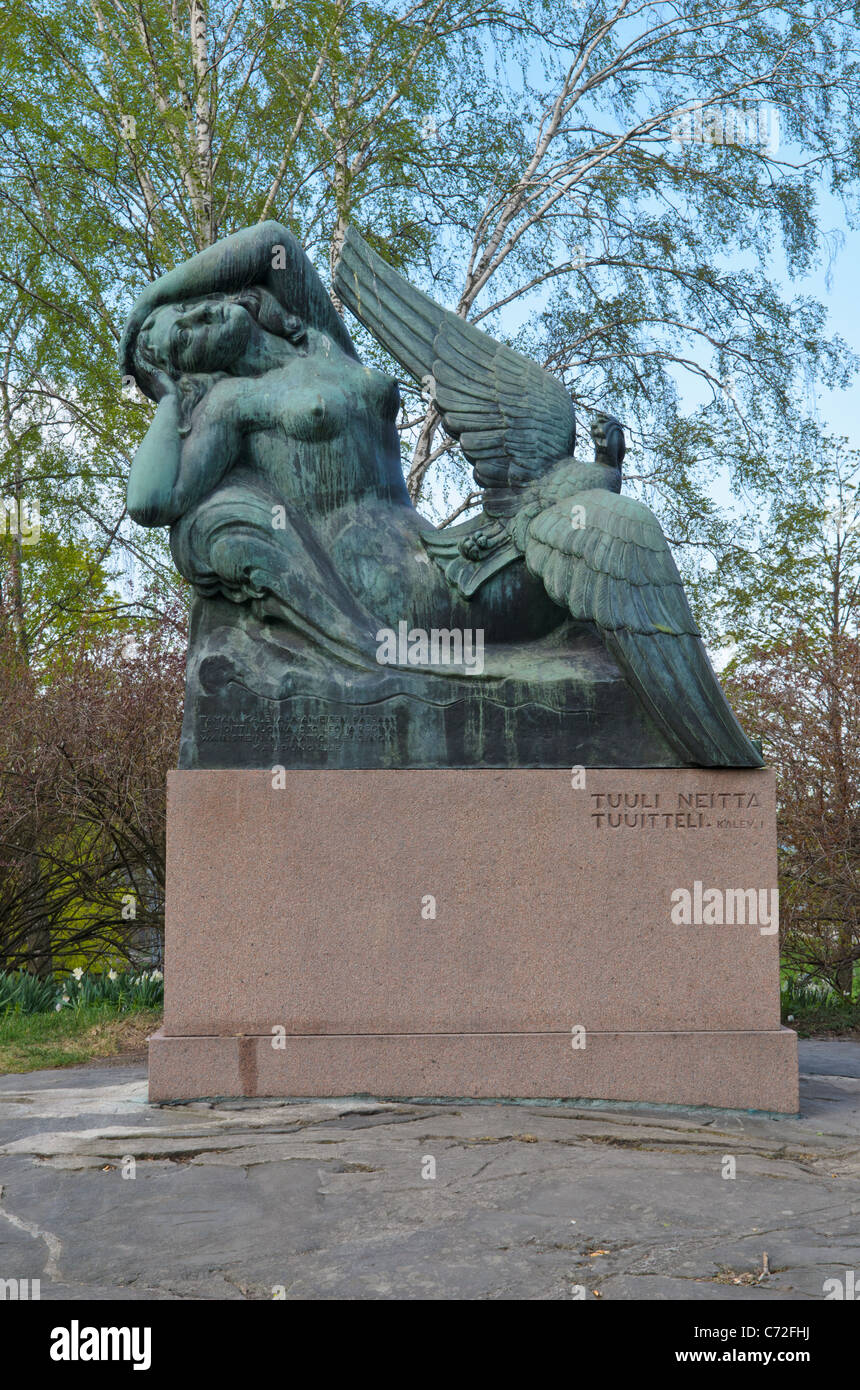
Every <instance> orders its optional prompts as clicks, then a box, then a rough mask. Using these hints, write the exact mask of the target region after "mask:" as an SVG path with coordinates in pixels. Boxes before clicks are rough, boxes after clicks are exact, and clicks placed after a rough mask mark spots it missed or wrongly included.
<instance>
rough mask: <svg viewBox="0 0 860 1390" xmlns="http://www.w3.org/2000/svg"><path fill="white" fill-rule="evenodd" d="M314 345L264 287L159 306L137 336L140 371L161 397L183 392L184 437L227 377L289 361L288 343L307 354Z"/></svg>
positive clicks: (250, 373)
mask: <svg viewBox="0 0 860 1390" xmlns="http://www.w3.org/2000/svg"><path fill="white" fill-rule="evenodd" d="M307 343H308V329H307V326H306V324H305V323H304V322H303V320H302V319H300V318H299V317H298V315H297V314H290V313H287V311H286V310H285V309H284V308H283V307H282V305H281V304H279V303H278V301H277V300H276V299H275V297H274V295H272V294H271V293H270V292H269V291H268V290H267V289H265V287H264V286H262V285H253V286H249V287H248V288H247V289H243V290H239V291H237V292H236V293H234V294H226V293H222V292H221V291H216V292H215V293H213V294H208V295H202V296H200V297H198V298H195V299H186V300H177V301H176V302H175V303H171V304H162V305H160V306H159V307H158V308H156V309H153V310H152V312H151V313H150V314H149V315H148V317H147V318H146V319H145V320H144V321H143V323H142V324H141V327H140V330H139V332H138V334H137V337H136V340H135V344H134V353H133V359H132V360H133V366H134V376H135V378H136V380H137V382H138V383H139V384H140V385H141V387H142V389H145V390H146V392H147V394H148V395H150V396H152V397H154V398H155V399H156V400H158V399H160V398H161V397H162V396H163V395H164V394H165V392H167V391H174V392H175V393H176V395H177V396H178V399H179V416H180V434H182V435H184V434H185V433H187V431H188V429H189V428H190V424H191V414H192V412H193V410H194V407H195V405H196V404H197V403H198V401H200V400H201V398H202V397H203V396H204V395H205V394H206V392H207V391H208V389H209V388H210V386H211V385H212V384H213V383H214V382H215V381H217V380H219V378H221V377H223V376H259V375H260V374H261V373H262V372H266V371H269V370H270V369H271V368H272V367H275V366H279V365H282V361H283V354H284V348H285V346H287V345H288V346H289V349H292V350H293V351H295V352H296V353H302V352H306V351H307Z"/></svg>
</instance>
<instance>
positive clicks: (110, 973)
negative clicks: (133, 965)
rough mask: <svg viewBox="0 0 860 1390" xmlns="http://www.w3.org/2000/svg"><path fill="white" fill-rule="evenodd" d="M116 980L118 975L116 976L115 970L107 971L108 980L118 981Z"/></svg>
mask: <svg viewBox="0 0 860 1390" xmlns="http://www.w3.org/2000/svg"><path fill="white" fill-rule="evenodd" d="M118 978H119V977H118V975H117V973H116V971H115V970H109V971H108V979H109V980H116V979H118Z"/></svg>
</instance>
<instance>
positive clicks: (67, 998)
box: [57, 994, 72, 1008]
mask: <svg viewBox="0 0 860 1390" xmlns="http://www.w3.org/2000/svg"><path fill="white" fill-rule="evenodd" d="M71 1002H72V1001H71V999H70V998H69V996H68V995H67V994H64V995H63V1003H64V1004H71ZM57 1007H58V1008H59V1005H57Z"/></svg>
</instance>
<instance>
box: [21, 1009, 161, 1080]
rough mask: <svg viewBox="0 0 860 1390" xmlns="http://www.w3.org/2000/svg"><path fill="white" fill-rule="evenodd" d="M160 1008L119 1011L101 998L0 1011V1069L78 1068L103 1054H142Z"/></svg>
mask: <svg viewBox="0 0 860 1390" xmlns="http://www.w3.org/2000/svg"><path fill="white" fill-rule="evenodd" d="M161 1014H162V1011H161V1009H152V1008H131V1009H128V1010H125V1011H123V1012H118V1010H117V1008H116V1006H115V1005H114V1004H112V1003H110V1002H106V1001H102V1002H99V1003H95V1004H81V1005H80V1006H79V1007H77V1008H74V1009H68V1008H67V1009H62V1010H61V1011H60V1012H59V1013H57V1012H55V1011H54V1010H53V1009H52V1010H51V1011H50V1012H46V1013H32V1014H22V1013H16V1012H11V1011H10V1012H7V1013H0V1073H8V1072H26V1071H38V1070H39V1069H40V1068H42V1067H74V1066H79V1065H80V1063H81V1062H90V1061H93V1060H94V1059H97V1058H99V1057H119V1056H122V1055H124V1054H132V1053H138V1054H139V1053H141V1052H143V1051H145V1049H146V1039H147V1037H148V1036H149V1034H150V1033H153V1032H155V1030H156V1028H158V1027H159V1026H160V1024H161Z"/></svg>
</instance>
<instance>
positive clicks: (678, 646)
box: [512, 490, 762, 767]
mask: <svg viewBox="0 0 860 1390" xmlns="http://www.w3.org/2000/svg"><path fill="white" fill-rule="evenodd" d="M512 536H513V540H514V543H515V545H516V546H517V547H518V549H519V550H521V551H522V553H523V555H524V556H525V562H526V565H527V567H528V569H529V570H530V571H531V572H532V574H534V575H537V576H538V577H539V578H541V579H542V580H543V582H544V584H545V585H546V589H547V592H548V593H549V595H550V597H551V598H552V599H553V600H554V601H555V602H556V603H558V604H560V605H561V606H562V607H566V608H569V609H570V612H571V614H572V616H573V617H574V618H577V619H580V620H586V621H590V622H593V623H595V624H596V625H597V627H598V628H599V629H600V632H601V635H602V637H603V640H604V642H605V643H606V646H607V647H608V649H609V651H610V652H611V653H612V655H613V656H614V657H615V659H616V661H617V662H618V664H619V666H620V667H621V669H622V670H623V672H624V674H625V676H626V677H627V679H628V681H629V682H630V684H631V685H632V687H633V689H634V690H635V691H636V694H637V695H638V697H639V699H640V700H641V701H642V704H643V705H644V706H645V708H646V710H647V711H648V713H649V714H650V716H651V718H652V719H653V720H654V722H655V723H656V724H657V726H658V727H659V728H660V730H661V732H662V733H663V734H664V735H665V737H666V738H667V739H668V740H669V741H670V743H671V744H672V746H673V747H674V748H676V749H677V751H678V752H679V753H680V754H681V756H682V758H683V760H684V762H686V763H694V764H697V765H699V766H703V767H760V766H761V765H762V758H761V755H760V753H759V751H758V750H757V749H756V748H755V747H754V745H753V744H752V743H751V742H750V740H749V739H748V738H747V736H746V734H745V733H744V732H743V729H742V728H741V726H740V725H739V723H738V721H737V720H736V718H735V716H734V714H733V713H732V711H731V709H730V708H729V705H728V702H727V700H726V697H725V695H724V694H723V692H722V689H721V688H720V684H719V681H718V680H717V678H716V676H715V675H714V671H713V668H712V666H711V664H710V662H709V660H708V656H707V652H706V651H705V648H704V644H703V642H702V639H701V636H700V634H699V630H698V628H697V626H696V623H695V620H694V618H693V615H692V613H691V612H690V606H689V604H688V602H687V598H686V595H685V593H684V589H683V585H682V583H681V577H680V575H679V574H678V570H677V568H676V566H675V561H674V560H673V559H672V554H671V552H670V550H669V546H668V544H667V542H666V538H665V536H664V535H663V532H662V531H661V529H660V526H659V523H658V522H657V519H656V517H655V516H654V515H653V514H652V513H651V512H650V511H649V510H648V508H647V507H645V506H643V505H642V503H641V502H637V501H636V500H635V499H634V498H632V497H623V496H621V495H620V494H618V493H614V492H606V491H599V490H592V491H587V492H574V493H572V494H571V495H569V496H568V497H566V498H564V499H563V500H558V501H555V502H553V504H552V505H550V506H548V507H544V508H542V509H541V510H539V511H537V512H534V511H533V509H532V508H528V507H527V508H525V509H524V511H523V512H522V513H521V515H520V516H518V517H517V519H516V521H515V522H514V525H513V528H512Z"/></svg>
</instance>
